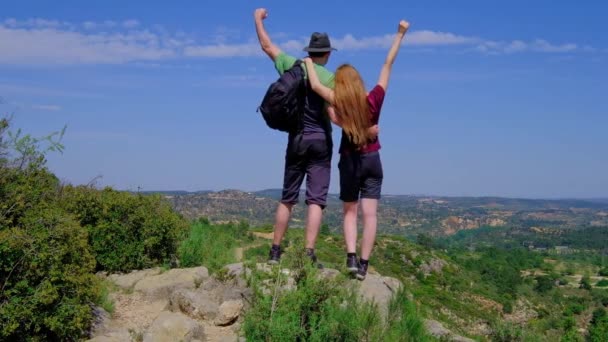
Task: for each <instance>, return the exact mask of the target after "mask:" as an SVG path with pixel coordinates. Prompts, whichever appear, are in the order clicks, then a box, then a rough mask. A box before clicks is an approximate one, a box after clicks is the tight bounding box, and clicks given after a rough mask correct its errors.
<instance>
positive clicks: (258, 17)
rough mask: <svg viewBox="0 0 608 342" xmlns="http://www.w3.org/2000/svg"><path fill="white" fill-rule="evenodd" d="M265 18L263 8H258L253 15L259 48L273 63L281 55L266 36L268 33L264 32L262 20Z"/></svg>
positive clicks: (266, 12)
mask: <svg viewBox="0 0 608 342" xmlns="http://www.w3.org/2000/svg"><path fill="white" fill-rule="evenodd" d="M266 17H268V11H267V10H266V9H265V8H258V9H256V10H255V12H254V13H253V18H254V20H255V31H256V32H257V34H258V40H259V41H260V46H261V47H262V50H263V51H264V52H265V53H266V54H267V55H268V57H270V59H272V60H273V61H274V60H275V59H276V58H277V56H278V55H279V54H280V53H281V49H280V48H279V47H278V46H276V45H274V44H273V43H272V41H271V40H270V36H268V32H266V28H264V19H266Z"/></svg>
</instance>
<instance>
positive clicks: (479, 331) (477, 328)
mask: <svg viewBox="0 0 608 342" xmlns="http://www.w3.org/2000/svg"><path fill="white" fill-rule="evenodd" d="M492 332H493V330H492V327H491V326H490V323H488V322H485V321H478V322H475V324H473V326H472V328H471V330H470V333H473V334H475V335H483V336H490V335H491V334H492Z"/></svg>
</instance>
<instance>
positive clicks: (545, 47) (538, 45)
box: [531, 39, 577, 52]
mask: <svg viewBox="0 0 608 342" xmlns="http://www.w3.org/2000/svg"><path fill="white" fill-rule="evenodd" d="M531 48H532V50H534V51H538V52H572V51H574V50H576V49H577V46H576V44H562V45H553V44H551V43H549V42H548V41H546V40H543V39H537V40H535V41H534V42H533V43H532V45H531Z"/></svg>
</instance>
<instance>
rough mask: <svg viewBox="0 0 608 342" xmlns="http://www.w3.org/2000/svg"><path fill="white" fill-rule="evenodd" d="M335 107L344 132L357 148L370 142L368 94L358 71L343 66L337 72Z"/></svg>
mask: <svg viewBox="0 0 608 342" xmlns="http://www.w3.org/2000/svg"><path fill="white" fill-rule="evenodd" d="M334 107H335V108H336V111H337V113H338V115H339V116H340V120H341V122H342V130H344V132H345V133H346V135H347V136H348V137H349V138H350V140H351V141H352V142H353V143H354V144H355V145H357V146H363V145H365V144H366V143H367V142H368V138H369V137H368V133H367V130H368V128H369V127H370V126H371V121H370V114H369V105H368V103H367V92H366V90H365V85H364V84H363V79H361V75H359V72H358V71H357V69H355V68H354V67H353V66H352V65H350V64H343V65H341V66H340V67H338V69H337V70H336V79H335V87H334Z"/></svg>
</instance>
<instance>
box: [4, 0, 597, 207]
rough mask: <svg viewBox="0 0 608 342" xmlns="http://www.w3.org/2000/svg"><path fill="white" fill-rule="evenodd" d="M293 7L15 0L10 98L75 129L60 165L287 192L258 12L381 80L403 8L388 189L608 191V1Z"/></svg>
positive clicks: (87, 174) (285, 36) (178, 184)
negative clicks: (263, 111) (313, 37)
mask: <svg viewBox="0 0 608 342" xmlns="http://www.w3.org/2000/svg"><path fill="white" fill-rule="evenodd" d="M288 4H291V3H288V2H285V1H224V2H213V3H212V4H209V2H205V1H173V2H171V3H169V2H158V1H157V2H150V1H145V2H144V1H129V2H124V1H120V2H119V1H113V0H110V1H87V2H86V4H85V3H84V2H82V1H55V2H52V3H51V2H48V1H27V0H21V1H18V2H16V1H15V2H9V3H7V4H5V5H3V6H2V12H1V13H0V96H1V97H2V98H3V99H4V102H5V104H3V105H1V106H0V110H2V112H15V116H14V125H15V126H16V127H20V128H23V129H24V130H25V131H27V132H30V133H32V134H34V135H43V134H45V133H48V132H51V131H54V130H59V129H61V128H62V127H63V126H64V125H67V131H66V136H65V138H64V144H65V146H66V149H65V152H64V153H63V154H55V155H50V156H49V166H50V168H51V169H52V170H53V171H54V172H56V173H57V175H58V176H59V177H60V178H62V179H64V180H66V181H69V182H72V183H76V184H81V183H87V182H89V181H90V180H91V179H93V178H94V177H96V176H102V178H101V180H100V181H99V184H100V185H111V186H114V187H117V188H120V189H131V190H133V189H137V187H138V186H141V187H142V188H143V189H145V190H168V189H183V190H201V189H212V190H220V189H225V188H238V189H243V190H258V189H264V188H279V187H280V186H281V184H282V168H283V155H284V149H285V136H284V135H283V134H282V133H280V132H275V131H271V130H270V129H268V128H267V127H266V126H265V125H264V123H263V120H262V119H261V117H260V114H259V113H256V111H255V109H256V107H257V105H258V104H259V102H260V100H261V98H262V96H263V94H264V92H265V89H266V87H267V86H268V85H269V84H270V82H272V81H273V80H274V79H276V77H277V75H276V73H275V71H274V69H273V67H272V64H271V62H270V60H269V59H268V58H267V57H265V56H263V55H262V54H261V51H260V49H259V47H258V46H257V41H256V39H255V31H254V26H253V15H252V14H253V11H254V9H255V8H256V7H266V8H268V10H269V18H268V19H267V20H266V27H267V29H268V31H269V32H270V34H271V36H272V37H273V39H274V41H275V42H276V43H278V44H280V45H281V46H282V47H283V48H284V49H285V50H286V51H288V52H290V53H292V54H294V55H297V56H301V55H302V53H301V47H302V46H303V45H304V44H305V43H306V42H307V39H308V37H309V35H310V33H311V32H312V31H326V32H328V33H329V34H330V37H331V38H332V42H333V43H334V44H335V45H336V46H338V48H339V51H337V52H336V53H334V54H333V55H332V57H331V60H330V63H329V64H328V67H329V68H330V69H331V70H335V68H336V67H337V66H338V65H340V63H343V62H350V63H352V64H354V65H355V66H356V67H357V68H358V69H359V70H360V71H361V73H362V74H363V76H364V79H365V80H366V82H367V85H368V86H369V87H371V86H373V84H374V83H375V81H376V79H377V76H378V72H379V70H380V66H381V63H382V62H383V60H384V57H385V54H386V50H387V47H388V43H390V34H392V33H393V32H394V31H395V30H396V27H397V23H398V21H399V20H400V19H402V18H403V19H406V20H408V21H410V22H411V28H410V32H409V33H408V35H407V36H406V38H405V43H404V46H403V48H402V50H401V52H400V54H399V57H398V59H397V61H396V64H395V67H394V71H393V75H392V79H391V83H390V86H389V90H388V93H387V98H386V101H385V105H384V107H383V111H382V116H381V121H380V125H381V141H382V144H383V149H382V158H383V164H384V170H385V183H384V184H385V185H384V192H385V193H392V194H435V195H499V196H511V197H545V198H547V197H550V198H556V197H558V198H559V197H607V196H608V153H607V152H606V151H607V150H608V137H607V134H606V133H607V131H608V100H607V98H606V93H607V90H608V38H607V36H606V34H605V33H603V32H605V31H606V30H605V17H606V13H608V4H605V2H602V1H586V2H584V4H574V3H573V2H566V1H563V2H559V3H557V4H556V3H555V1H534V2H530V1H509V2H500V3H498V2H489V1H458V2H456V1H424V2H413V1H377V2H374V4H373V5H372V3H371V2H353V1H331V2H330V1H308V2H302V3H300V5H298V8H297V10H295V9H291V8H289V7H287V6H288ZM306 6H309V7H310V13H312V14H314V15H315V16H314V17H308V16H306V15H305V13H306ZM338 134H339V130H338V129H336V130H335V137H336V138H337V137H338ZM337 160H338V158H337V155H336V157H335V158H334V166H335V165H336V164H337ZM331 188H332V191H334V192H335V191H337V189H338V173H337V168H334V172H333V173H332V186H331Z"/></svg>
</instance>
